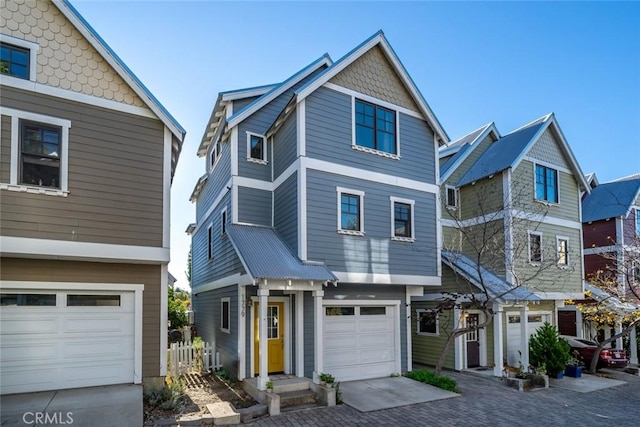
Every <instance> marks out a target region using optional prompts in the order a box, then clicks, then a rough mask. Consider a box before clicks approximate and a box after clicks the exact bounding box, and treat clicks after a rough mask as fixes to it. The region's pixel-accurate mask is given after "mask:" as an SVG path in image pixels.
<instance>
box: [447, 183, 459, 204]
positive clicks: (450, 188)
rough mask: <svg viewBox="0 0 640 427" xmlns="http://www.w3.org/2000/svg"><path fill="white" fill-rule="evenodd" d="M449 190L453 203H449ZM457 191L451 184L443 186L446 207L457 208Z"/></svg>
mask: <svg viewBox="0 0 640 427" xmlns="http://www.w3.org/2000/svg"><path fill="white" fill-rule="evenodd" d="M449 190H453V204H449ZM458 198H459V191H458V189H457V188H456V187H454V186H453V185H445V186H444V199H445V206H446V207H447V209H458Z"/></svg>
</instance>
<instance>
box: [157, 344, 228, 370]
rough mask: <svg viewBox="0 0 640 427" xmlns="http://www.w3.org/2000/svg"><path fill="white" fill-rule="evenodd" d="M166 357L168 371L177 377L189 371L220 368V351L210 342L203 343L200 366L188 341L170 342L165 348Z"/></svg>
mask: <svg viewBox="0 0 640 427" xmlns="http://www.w3.org/2000/svg"><path fill="white" fill-rule="evenodd" d="M167 357H168V361H167V364H168V368H169V369H168V371H169V372H168V373H169V375H170V376H172V377H179V376H180V375H183V374H186V373H189V372H200V371H204V372H209V370H211V369H213V370H218V369H221V368H222V364H221V363H220V353H218V352H217V351H215V346H214V345H213V344H210V343H204V349H203V351H202V360H201V364H200V365H201V366H198V365H199V363H198V358H197V357H196V354H195V351H194V350H193V347H192V345H191V343H190V342H186V341H183V342H175V343H172V344H171V347H170V348H169V349H168V350H167Z"/></svg>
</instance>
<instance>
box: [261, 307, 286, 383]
mask: <svg viewBox="0 0 640 427" xmlns="http://www.w3.org/2000/svg"><path fill="white" fill-rule="evenodd" d="M253 313H254V314H253V331H254V334H253V336H254V346H253V348H254V352H253V354H254V358H253V361H254V370H255V373H256V375H257V374H258V373H260V339H261V338H262V337H261V336H260V323H259V320H260V316H259V314H260V306H259V304H258V303H255V304H254V309H253ZM267 340H268V342H267V369H268V371H269V372H268V373H272V372H284V302H269V303H268V304H267Z"/></svg>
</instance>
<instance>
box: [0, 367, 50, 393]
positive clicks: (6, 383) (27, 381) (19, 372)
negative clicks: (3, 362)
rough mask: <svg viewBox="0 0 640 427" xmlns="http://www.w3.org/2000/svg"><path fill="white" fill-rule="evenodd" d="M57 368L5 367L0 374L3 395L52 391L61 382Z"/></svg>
mask: <svg viewBox="0 0 640 427" xmlns="http://www.w3.org/2000/svg"><path fill="white" fill-rule="evenodd" d="M59 378H60V375H59V372H58V369H57V368H44V367H42V365H40V367H27V368H19V367H17V368H13V367H12V368H11V370H8V369H7V368H6V367H4V366H3V369H2V372H1V373H0V381H1V384H2V393H3V394H8V393H26V392H29V391H33V390H52V389H55V388H56V387H55V385H56V384H57V383H58V382H59Z"/></svg>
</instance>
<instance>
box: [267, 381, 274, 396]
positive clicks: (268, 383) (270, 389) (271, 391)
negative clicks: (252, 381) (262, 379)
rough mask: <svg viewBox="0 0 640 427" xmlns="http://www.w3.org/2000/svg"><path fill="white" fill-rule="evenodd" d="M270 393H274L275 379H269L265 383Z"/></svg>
mask: <svg viewBox="0 0 640 427" xmlns="http://www.w3.org/2000/svg"><path fill="white" fill-rule="evenodd" d="M265 386H266V388H267V392H268V393H273V381H267V382H266V383H265Z"/></svg>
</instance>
